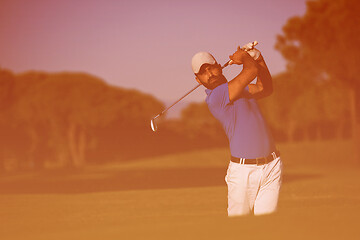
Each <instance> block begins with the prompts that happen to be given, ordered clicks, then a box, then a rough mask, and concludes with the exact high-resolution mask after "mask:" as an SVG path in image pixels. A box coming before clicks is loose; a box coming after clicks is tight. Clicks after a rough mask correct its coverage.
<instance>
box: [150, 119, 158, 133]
mask: <svg viewBox="0 0 360 240" xmlns="http://www.w3.org/2000/svg"><path fill="white" fill-rule="evenodd" d="M150 126H151V130H153V132H156V130H157V125H156V123H155V118H153V119H151V121H150Z"/></svg>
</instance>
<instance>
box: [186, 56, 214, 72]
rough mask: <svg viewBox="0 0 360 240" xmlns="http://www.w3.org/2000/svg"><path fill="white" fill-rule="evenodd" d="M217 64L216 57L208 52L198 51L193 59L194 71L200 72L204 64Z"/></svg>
mask: <svg viewBox="0 0 360 240" xmlns="http://www.w3.org/2000/svg"><path fill="white" fill-rule="evenodd" d="M205 63H208V64H215V63H216V60H215V58H214V57H213V56H212V55H211V54H210V53H208V52H198V53H197V54H195V55H194V56H193V58H192V60H191V67H192V70H193V72H194V73H195V74H196V73H199V71H200V68H201V66H202V65H203V64H205Z"/></svg>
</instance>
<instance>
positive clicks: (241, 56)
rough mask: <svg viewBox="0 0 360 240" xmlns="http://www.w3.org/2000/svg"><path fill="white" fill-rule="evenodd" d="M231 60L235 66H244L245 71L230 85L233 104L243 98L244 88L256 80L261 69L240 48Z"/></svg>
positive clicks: (230, 96)
mask: <svg viewBox="0 0 360 240" xmlns="http://www.w3.org/2000/svg"><path fill="white" fill-rule="evenodd" d="M230 59H231V60H232V61H233V63H235V64H238V65H240V64H243V69H242V71H241V72H240V74H239V75H237V76H236V77H235V78H234V79H233V80H231V81H230V82H229V83H228V87H229V99H230V102H233V101H235V100H237V99H239V98H241V97H243V90H244V88H245V87H246V86H247V85H249V84H250V83H251V81H252V80H254V79H255V77H256V76H257V75H258V73H259V69H258V66H257V65H258V64H257V63H256V62H255V60H254V59H253V58H252V57H251V56H250V55H249V54H248V53H247V52H245V51H244V50H242V49H240V48H238V50H237V51H236V52H235V53H234V54H233V55H232V56H230Z"/></svg>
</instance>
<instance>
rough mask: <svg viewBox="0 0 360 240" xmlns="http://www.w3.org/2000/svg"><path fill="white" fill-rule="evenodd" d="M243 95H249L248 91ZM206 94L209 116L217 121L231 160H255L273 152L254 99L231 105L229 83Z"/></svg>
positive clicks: (242, 99)
mask: <svg viewBox="0 0 360 240" xmlns="http://www.w3.org/2000/svg"><path fill="white" fill-rule="evenodd" d="M244 91H248V87H247V88H246V89H245V90H244ZM205 92H206V94H207V97H206V100H205V101H206V103H207V105H208V107H209V110H210V112H211V113H212V115H213V116H214V117H215V118H216V119H217V120H219V121H220V123H221V124H222V126H223V128H224V130H225V132H226V135H227V137H228V139H229V144H230V151H231V155H232V156H234V157H238V158H258V157H266V156H268V155H269V154H270V153H271V152H273V151H275V143H274V141H273V138H272V136H271V134H270V131H269V129H268V126H267V124H266V122H265V120H264V118H263V116H262V114H261V112H260V109H259V106H258V104H257V102H256V99H253V98H240V99H238V100H236V101H234V102H230V99H229V89H228V83H224V84H222V85H220V86H218V87H216V88H215V89H213V90H210V89H206V90H205Z"/></svg>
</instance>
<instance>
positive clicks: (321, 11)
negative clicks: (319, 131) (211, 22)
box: [276, 0, 360, 157]
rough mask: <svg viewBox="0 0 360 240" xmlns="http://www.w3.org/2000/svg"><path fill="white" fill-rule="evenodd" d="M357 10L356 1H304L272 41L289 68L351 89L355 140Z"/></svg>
mask: <svg viewBox="0 0 360 240" xmlns="http://www.w3.org/2000/svg"><path fill="white" fill-rule="evenodd" d="M359 11H360V4H359V3H358V1H357V0H317V1H308V2H307V10H306V13H305V15H304V16H301V17H299V16H297V17H293V18H290V19H289V20H288V21H287V23H286V24H285V26H284V27H283V34H282V35H279V36H278V39H277V44H276V48H277V49H278V50H279V51H280V52H281V53H282V55H283V56H284V57H285V58H286V59H287V61H288V69H291V71H297V69H300V68H302V69H304V71H303V73H304V74H309V73H311V74H310V75H312V78H311V79H315V80H316V79H317V76H324V75H325V76H328V78H329V79H338V80H341V81H342V82H343V84H344V85H347V86H349V88H350V89H352V91H353V94H352V95H353V104H352V105H353V106H354V114H353V115H354V119H355V120H354V121H353V123H354V137H356V138H357V141H359V133H360V132H359V131H360V130H359V129H360V127H359V125H360V81H359V68H358V66H357V65H358V63H359V62H360V55H359V54H358V53H359V52H360V34H358V31H357V29H358V28H359V25H360V15H359ZM359 145H360V142H358V144H357V146H359ZM359 157H360V155H359Z"/></svg>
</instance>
